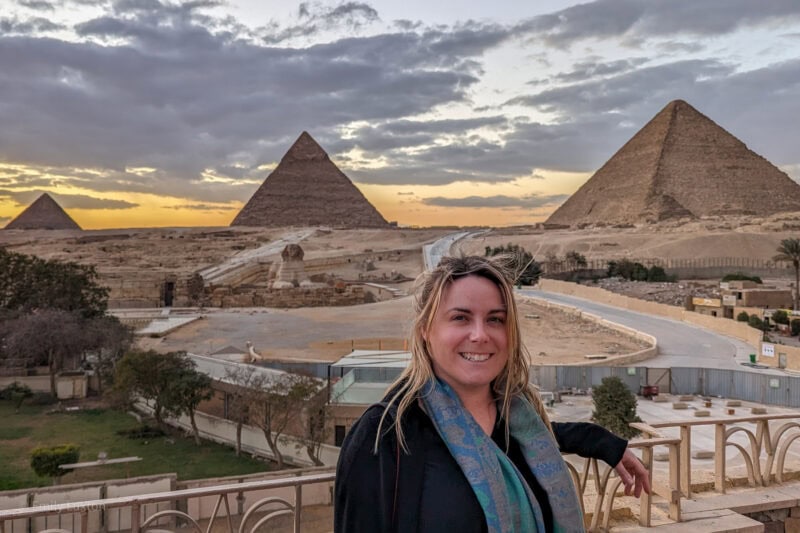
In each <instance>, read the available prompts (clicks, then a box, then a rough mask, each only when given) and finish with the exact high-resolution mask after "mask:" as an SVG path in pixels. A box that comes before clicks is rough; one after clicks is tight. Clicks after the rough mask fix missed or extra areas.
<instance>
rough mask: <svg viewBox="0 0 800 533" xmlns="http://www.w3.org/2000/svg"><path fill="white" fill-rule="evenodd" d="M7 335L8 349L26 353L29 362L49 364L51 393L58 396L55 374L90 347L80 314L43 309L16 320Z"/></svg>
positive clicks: (16, 352)
mask: <svg viewBox="0 0 800 533" xmlns="http://www.w3.org/2000/svg"><path fill="white" fill-rule="evenodd" d="M9 330H10V333H8V334H7V335H6V338H5V344H6V351H7V352H8V353H10V354H24V355H25V358H26V359H27V361H28V364H30V365H33V366H35V365H47V367H48V371H49V374H50V394H52V395H53V396H54V397H57V396H58V394H57V391H56V374H57V373H58V372H59V371H60V370H62V369H63V368H64V367H65V366H68V367H70V368H74V367H76V366H77V361H79V360H80V356H81V354H82V353H83V351H84V350H85V349H86V347H87V338H86V335H85V332H86V331H85V329H84V328H83V323H82V321H81V318H80V316H79V315H78V314H77V313H74V312H70V311H65V310H62V309H41V310H37V311H35V312H33V313H30V314H27V315H22V316H21V317H19V318H17V319H16V320H14V321H13V324H12V325H11V327H10V328H9Z"/></svg>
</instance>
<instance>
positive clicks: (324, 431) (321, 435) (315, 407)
mask: <svg viewBox="0 0 800 533" xmlns="http://www.w3.org/2000/svg"><path fill="white" fill-rule="evenodd" d="M327 437H328V401H327V397H326V396H325V395H324V394H320V393H317V394H312V396H311V397H310V398H309V399H308V400H307V401H306V424H305V434H304V435H303V441H305V448H306V454H307V455H308V458H309V459H311V461H312V462H313V463H314V465H316V466H323V465H324V464H325V463H323V462H322V459H321V458H320V456H319V452H320V450H321V449H322V444H323V443H324V442H325V439H326V438H327Z"/></svg>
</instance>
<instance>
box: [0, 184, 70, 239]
mask: <svg viewBox="0 0 800 533" xmlns="http://www.w3.org/2000/svg"><path fill="white" fill-rule="evenodd" d="M5 229H77V230H79V229H81V227H80V226H79V225H78V224H77V223H76V222H75V221H74V220H72V218H71V217H70V216H69V215H68V214H67V213H66V211H64V210H63V209H62V208H61V206H60V205H58V203H56V201H55V200H53V198H51V197H50V195H49V194H47V193H44V194H42V195H41V196H39V198H37V199H36V200H35V201H34V202H33V203H32V204H31V205H29V206H28V207H27V208H26V209H25V210H24V211H23V212H22V213H20V214H19V215H17V217H16V218H15V219H14V220H12V221H11V222H9V223H8V225H7V226H6V227H5Z"/></svg>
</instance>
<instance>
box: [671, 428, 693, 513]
mask: <svg viewBox="0 0 800 533" xmlns="http://www.w3.org/2000/svg"><path fill="white" fill-rule="evenodd" d="M682 467H683V461H682V460H681V454H680V451H679V450H678V446H676V445H675V444H670V445H669V517H670V518H671V519H672V520H674V521H676V522H680V521H681V476H680V474H679V471H680V469H681V468H682ZM686 492H687V493H688V492H689V489H687V490H686Z"/></svg>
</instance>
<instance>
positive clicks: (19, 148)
mask: <svg viewBox="0 0 800 533" xmlns="http://www.w3.org/2000/svg"><path fill="white" fill-rule="evenodd" d="M678 98H680V99H683V100H686V101H688V102H689V103H690V104H692V105H693V106H695V107H696V108H697V109H698V110H700V111H701V112H703V113H704V114H706V115H708V116H709V117H710V118H712V119H713V120H715V121H716V122H717V123H718V124H720V125H721V126H722V127H724V128H726V129H727V130H728V131H730V132H731V133H733V134H734V135H736V136H737V137H738V138H740V139H741V140H742V141H744V142H745V143H746V144H747V145H748V146H749V147H750V148H751V149H753V150H755V151H756V152H757V153H759V154H761V155H763V156H764V157H766V158H767V159H769V160H770V161H771V162H773V163H774V164H776V165H777V166H778V167H780V168H781V169H782V170H784V171H785V172H787V173H788V174H789V176H791V177H792V178H793V179H795V180H798V181H800V2H798V1H797V0H757V1H754V0H596V1H593V2H586V3H579V2H573V1H567V0H537V1H522V0H516V1H510V0H495V1H493V2H485V1H478V0H459V1H455V0H441V1H438V2H432V1H430V0H404V1H403V2H398V1H396V0H373V1H369V2H287V1H281V2H278V1H273V0H231V1H228V2H217V1H213V0H195V1H192V2H186V3H177V2H166V1H162V0H117V1H108V0H17V1H9V0H0V124H2V127H0V227H2V226H3V225H5V224H6V223H7V222H9V221H10V220H11V218H13V217H14V216H16V215H17V214H18V213H19V212H21V211H22V210H23V209H24V207H25V206H27V205H28V204H29V203H30V202H31V201H32V200H33V199H35V198H36V197H37V196H38V195H40V194H41V193H42V192H44V191H47V192H50V193H51V195H52V196H53V197H54V198H55V199H56V201H58V202H59V203H60V204H61V205H62V206H63V207H64V208H65V209H66V210H67V211H68V212H69V213H70V215H71V216H72V217H73V218H74V219H75V220H76V221H77V222H78V223H79V224H80V225H81V226H82V227H84V228H87V229H90V228H112V227H113V228H119V227H145V226H196V225H200V226H220V225H227V224H229V223H230V221H231V220H232V219H233V217H234V216H235V214H236V212H237V211H238V210H239V209H240V208H241V206H242V205H243V204H244V202H246V201H247V199H248V198H249V197H250V196H251V195H252V194H253V193H254V192H255V190H256V189H257V188H258V186H259V185H260V184H261V183H262V182H263V180H264V179H265V178H266V177H267V175H268V174H269V172H270V171H271V169H273V168H274V167H275V165H276V164H277V162H278V161H279V160H280V158H281V156H282V155H283V154H284V152H285V151H286V150H287V149H288V148H289V146H290V145H291V144H292V142H294V140H295V139H296V138H297V136H298V135H299V134H300V132H301V131H303V130H307V131H308V132H309V133H311V135H312V136H313V137H314V138H315V139H316V140H317V141H318V142H319V143H320V144H321V145H322V147H323V148H324V149H325V150H326V151H327V152H328V154H329V155H330V156H331V158H332V159H333V161H334V162H335V163H336V164H337V165H338V166H339V167H340V168H341V169H342V170H343V171H344V172H345V174H347V175H348V176H349V177H350V178H351V179H352V180H353V181H354V182H355V183H356V184H357V186H358V187H359V188H360V189H361V191H362V192H363V193H364V194H365V196H366V197H367V198H368V199H369V200H370V201H371V202H372V203H373V204H374V205H375V206H376V207H377V208H378V210H379V211H381V213H382V214H383V215H384V217H385V218H386V219H388V220H393V221H398V222H399V223H400V224H403V225H454V224H455V225H458V224H470V225H472V224H481V225H509V224H526V223H533V222H537V221H541V220H543V219H544V218H546V217H547V215H548V214H549V213H551V212H552V211H553V210H554V209H555V208H556V207H557V206H558V205H559V204H560V203H561V202H563V201H564V200H565V199H566V197H567V196H568V195H569V194H571V193H572V192H574V191H575V190H576V189H577V188H578V187H579V186H580V185H581V184H582V183H583V182H584V181H585V180H586V179H588V177H589V176H590V175H591V173H592V172H593V171H595V170H596V169H597V168H598V167H599V166H600V165H602V164H603V162H605V161H606V160H607V159H608V158H609V157H610V156H611V155H612V154H613V153H614V152H615V151H616V150H617V149H618V148H619V147H620V146H621V145H622V144H623V143H624V142H625V141H626V140H627V139H629V138H630V137H631V136H632V135H633V134H634V133H635V132H636V131H637V130H638V129H640V128H641V127H642V126H643V125H644V124H645V123H646V122H647V121H648V120H649V119H650V118H652V116H653V115H655V114H656V113H657V112H658V111H659V110H660V109H661V108H662V107H664V106H665V105H666V104H667V103H668V102H669V101H671V100H674V99H678ZM298 194H302V191H298Z"/></svg>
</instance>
